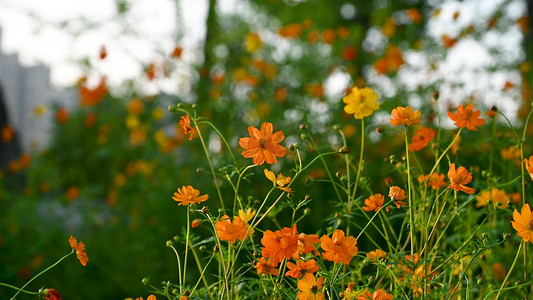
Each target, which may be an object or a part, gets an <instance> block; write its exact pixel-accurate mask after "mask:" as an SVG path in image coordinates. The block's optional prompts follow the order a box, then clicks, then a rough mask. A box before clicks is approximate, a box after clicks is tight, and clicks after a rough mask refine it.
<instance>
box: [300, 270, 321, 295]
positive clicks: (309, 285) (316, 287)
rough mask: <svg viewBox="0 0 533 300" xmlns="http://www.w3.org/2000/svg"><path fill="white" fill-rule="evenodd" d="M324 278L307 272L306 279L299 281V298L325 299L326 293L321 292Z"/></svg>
mask: <svg viewBox="0 0 533 300" xmlns="http://www.w3.org/2000/svg"><path fill="white" fill-rule="evenodd" d="M323 283H324V278H317V279H315V276H314V275H313V274H311V273H306V274H305V277H304V279H301V280H300V281H298V289H299V290H300V291H301V292H299V293H298V299H299V300H323V299H324V293H323V292H321V291H320V290H322V284H323Z"/></svg>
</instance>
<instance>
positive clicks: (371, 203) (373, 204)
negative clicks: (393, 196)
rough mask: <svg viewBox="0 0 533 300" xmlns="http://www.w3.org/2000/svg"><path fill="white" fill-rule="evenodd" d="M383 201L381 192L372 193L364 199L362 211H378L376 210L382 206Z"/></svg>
mask: <svg viewBox="0 0 533 300" xmlns="http://www.w3.org/2000/svg"><path fill="white" fill-rule="evenodd" d="M384 203H385V197H383V195H382V194H374V195H372V196H370V197H368V198H366V199H365V206H363V210H364V211H371V210H373V211H375V212H378V210H379V209H380V208H381V207H382V206H383V204H384Z"/></svg>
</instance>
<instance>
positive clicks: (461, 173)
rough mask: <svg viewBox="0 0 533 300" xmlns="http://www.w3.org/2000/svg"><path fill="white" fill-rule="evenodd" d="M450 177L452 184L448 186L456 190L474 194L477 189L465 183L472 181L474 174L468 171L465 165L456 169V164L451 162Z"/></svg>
mask: <svg viewBox="0 0 533 300" xmlns="http://www.w3.org/2000/svg"><path fill="white" fill-rule="evenodd" d="M448 178H449V179H450V185H449V186H448V187H449V188H451V189H453V190H455V191H463V192H465V193H467V194H473V193H474V192H475V191H476V190H475V189H473V188H471V187H467V186H466V185H465V184H468V183H469V182H470V181H472V174H470V173H468V170H467V169H466V168H465V167H459V168H458V169H457V170H455V164H450V170H449V171H448Z"/></svg>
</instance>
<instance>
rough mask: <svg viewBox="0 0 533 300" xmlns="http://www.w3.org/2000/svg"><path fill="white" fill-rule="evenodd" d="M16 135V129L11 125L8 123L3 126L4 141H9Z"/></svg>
mask: <svg viewBox="0 0 533 300" xmlns="http://www.w3.org/2000/svg"><path fill="white" fill-rule="evenodd" d="M14 136H15V130H14V129H13V127H12V126H11V125H6V126H4V127H2V142H3V143H6V144H7V143H9V142H11V141H12V140H13V137H14Z"/></svg>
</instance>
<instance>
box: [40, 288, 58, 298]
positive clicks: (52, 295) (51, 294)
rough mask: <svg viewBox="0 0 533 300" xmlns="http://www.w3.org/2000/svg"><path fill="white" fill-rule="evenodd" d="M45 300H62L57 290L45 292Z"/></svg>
mask: <svg viewBox="0 0 533 300" xmlns="http://www.w3.org/2000/svg"><path fill="white" fill-rule="evenodd" d="M44 300H61V295H60V294H59V292H58V291H57V290H56V289H46V290H44Z"/></svg>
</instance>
